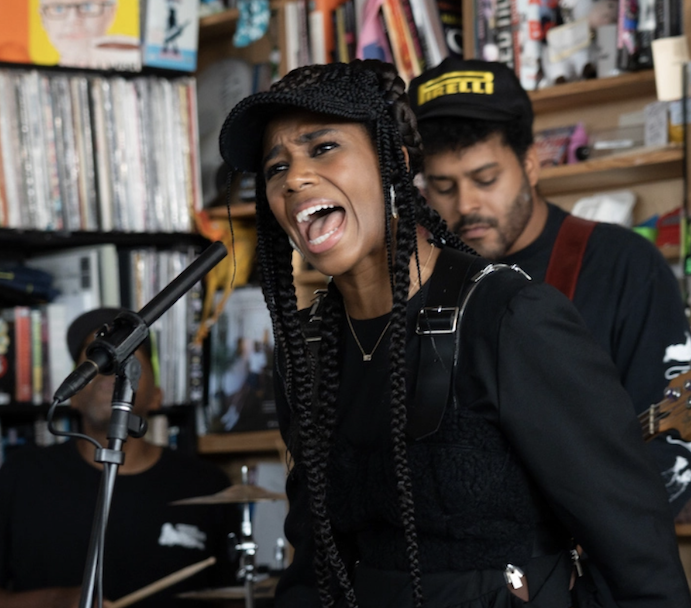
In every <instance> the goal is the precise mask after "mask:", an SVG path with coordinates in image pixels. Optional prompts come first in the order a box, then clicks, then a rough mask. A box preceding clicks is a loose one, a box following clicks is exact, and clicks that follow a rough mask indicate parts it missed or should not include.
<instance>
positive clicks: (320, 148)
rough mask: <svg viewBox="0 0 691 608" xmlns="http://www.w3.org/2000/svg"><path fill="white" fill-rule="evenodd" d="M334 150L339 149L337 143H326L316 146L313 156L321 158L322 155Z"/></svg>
mask: <svg viewBox="0 0 691 608" xmlns="http://www.w3.org/2000/svg"><path fill="white" fill-rule="evenodd" d="M334 148H338V144H337V143H336V142H335V141H324V142H321V143H318V144H316V145H315V146H314V148H313V149H312V154H313V155H314V156H319V155H320V154H324V152H328V151H329V150H333V149H334Z"/></svg>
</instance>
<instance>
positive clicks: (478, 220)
mask: <svg viewBox="0 0 691 608" xmlns="http://www.w3.org/2000/svg"><path fill="white" fill-rule="evenodd" d="M475 224H482V225H483V226H489V227H490V228H496V227H497V225H498V222H497V220H496V218H493V217H484V216H482V215H480V214H478V213H469V214H468V215H464V216H462V217H461V219H460V220H458V221H457V222H456V223H455V224H454V226H453V232H455V233H456V234H458V235H460V234H461V229H463V228H469V227H472V226H474V225H475Z"/></svg>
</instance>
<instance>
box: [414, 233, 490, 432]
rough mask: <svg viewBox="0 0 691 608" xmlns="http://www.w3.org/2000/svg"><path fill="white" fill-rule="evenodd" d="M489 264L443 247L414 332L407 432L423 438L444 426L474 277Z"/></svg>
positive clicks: (476, 257)
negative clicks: (416, 348)
mask: <svg viewBox="0 0 691 608" xmlns="http://www.w3.org/2000/svg"><path fill="white" fill-rule="evenodd" d="M485 263H486V261H485V260H483V259H482V258H480V257H478V256H476V255H472V254H469V253H464V252H461V251H457V250H455V249H451V248H450V247H444V249H442V250H441V253H440V254H439V258H438V259H437V264H436V266H435V268H434V274H433V275H432V281H431V283H430V286H429V292H428V295H427V304H429V305H428V306H425V307H424V308H422V309H421V310H420V312H419V313H418V318H417V325H416V328H415V331H416V333H417V334H419V335H420V336H422V338H421V340H420V362H419V364H418V372H417V381H416V386H415V389H414V394H413V396H412V398H411V400H410V402H409V404H408V422H407V424H406V433H407V434H408V436H409V437H411V438H413V439H422V438H423V437H426V436H428V435H430V434H432V433H434V432H435V431H436V430H437V429H438V428H439V425H440V424H441V420H442V417H443V415H444V410H445V409H446V404H447V403H448V401H449V397H450V395H451V392H452V385H453V370H454V366H455V363H456V357H457V355H458V336H459V332H458V331H457V329H458V327H457V326H458V323H459V322H460V318H461V315H460V312H461V308H462V302H463V300H464V298H465V295H466V294H467V293H468V291H469V289H470V287H471V285H472V283H471V281H470V278H469V277H471V276H473V274H475V273H476V272H477V271H478V270H480V268H481V267H482V265H483V264H485Z"/></svg>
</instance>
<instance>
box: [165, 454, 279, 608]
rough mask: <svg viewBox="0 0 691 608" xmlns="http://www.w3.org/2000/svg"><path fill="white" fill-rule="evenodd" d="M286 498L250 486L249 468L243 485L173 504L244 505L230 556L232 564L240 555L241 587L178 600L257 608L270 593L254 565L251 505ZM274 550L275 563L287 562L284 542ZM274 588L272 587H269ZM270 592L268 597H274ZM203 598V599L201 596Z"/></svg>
mask: <svg viewBox="0 0 691 608" xmlns="http://www.w3.org/2000/svg"><path fill="white" fill-rule="evenodd" d="M285 499H286V495H285V494H282V493H279V492H270V491H269V490H266V489H264V488H262V487H260V486H255V485H252V484H250V483H249V469H248V467H247V466H243V467H242V483H241V484H237V485H233V486H230V487H229V488H226V489H225V490H221V491H220V492H217V493H216V494H211V495H210V496H196V497H194V498H185V499H182V500H176V501H175V502H172V503H171V504H173V505H190V504H223V503H240V504H242V524H241V526H240V538H239V539H238V537H237V535H236V534H235V533H233V532H231V533H230V534H228V541H229V553H230V558H231V561H235V559H236V557H237V555H238V554H239V555H240V564H239V568H238V571H237V573H236V577H237V579H238V580H239V581H242V583H243V585H242V587H229V588H226V589H216V590H214V589H209V590H206V591H199V592H187V593H184V594H180V596H179V597H187V598H193V597H194V598H197V599H218V598H242V597H244V598H245V608H254V605H255V603H254V600H255V597H257V596H258V595H259V597H267V595H266V594H267V590H262V591H261V592H259V591H258V590H259V586H258V583H259V581H258V580H257V575H258V570H257V566H256V564H255V556H256V554H257V548H258V545H257V543H256V542H255V541H254V537H253V534H252V519H251V517H250V505H251V504H252V503H253V502H261V501H275V500H285ZM278 540H279V541H280V542H277V545H276V548H275V550H274V558H275V560H276V561H277V562H278V563H279V564H281V565H283V564H284V563H285V542H284V541H283V539H282V538H281V539H278ZM270 587H272V585H270ZM268 591H269V592H270V595H269V597H270V596H271V595H272V591H271V590H268ZM202 596H203V597H202Z"/></svg>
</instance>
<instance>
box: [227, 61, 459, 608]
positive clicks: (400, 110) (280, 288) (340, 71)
mask: <svg viewBox="0 0 691 608" xmlns="http://www.w3.org/2000/svg"><path fill="white" fill-rule="evenodd" d="M291 107H292V108H302V109H306V110H309V111H313V112H316V113H320V114H326V115H333V116H338V117H339V118H345V119H350V120H353V121H354V122H359V123H362V124H364V125H365V126H366V127H367V129H368V131H369V133H370V136H371V137H372V141H373V142H374V146H375V149H376V151H377V155H378V158H379V169H380V172H381V176H382V183H383V194H384V200H385V213H386V217H387V218H391V215H392V199H391V193H392V192H395V200H396V206H397V208H398V215H399V219H398V223H397V230H396V234H395V235H393V234H392V223H391V221H390V219H389V220H388V221H387V222H386V225H387V228H386V235H385V238H386V243H387V247H388V251H389V256H388V261H389V262H388V263H389V276H390V279H391V280H390V286H391V290H392V294H393V309H392V312H391V326H390V331H391V334H390V336H391V337H390V341H391V342H390V376H391V388H392V393H391V405H390V407H391V437H392V441H393V461H394V466H395V472H396V478H397V480H398V483H397V488H398V501H399V507H400V512H401V519H402V524H403V529H404V533H405V538H406V542H407V558H408V563H409V567H410V574H411V580H412V593H413V600H414V605H415V606H416V607H418V608H419V607H421V606H422V605H423V598H422V589H421V582H420V579H421V573H420V569H419V564H418V544H417V534H416V529H415V519H414V511H413V498H412V487H411V481H410V473H409V469H408V464H407V455H406V441H405V431H404V429H405V424H406V407H405V404H406V384H405V376H404V372H403V370H404V369H405V360H404V357H405V346H406V307H407V301H408V289H409V284H410V276H409V263H410V259H411V256H413V255H414V256H415V258H416V264H417V272H418V276H419V275H420V261H419V256H418V251H417V238H416V224H418V223H419V224H421V225H422V226H423V227H425V228H427V229H428V230H429V232H430V233H431V234H432V237H433V238H434V239H435V241H436V242H437V244H447V245H450V246H452V247H454V248H457V249H462V250H465V251H471V250H470V249H469V248H468V247H467V246H466V245H464V244H463V243H462V242H461V241H460V239H459V238H458V237H457V236H456V235H454V234H452V233H450V232H449V231H448V230H447V229H446V224H445V223H444V222H443V220H442V219H441V218H440V216H439V215H438V214H437V213H436V212H435V211H434V210H432V209H431V208H430V207H429V206H428V205H427V204H426V203H425V201H424V199H423V198H422V197H421V195H420V194H419V192H418V190H417V188H416V187H415V185H414V183H413V177H414V175H415V174H416V172H417V171H418V170H419V167H420V166H421V158H422V149H421V141H420V136H419V134H418V132H417V127H416V120H415V116H414V114H413V112H412V110H411V109H410V106H409V105H408V97H407V93H406V86H405V83H404V82H403V80H402V79H401V78H400V77H399V76H398V74H397V72H396V69H395V67H394V66H393V65H391V64H388V63H383V62H380V61H377V60H364V61H362V60H354V61H352V62H351V63H349V64H344V63H332V64H326V65H312V66H305V67H302V68H298V69H295V70H293V71H291V72H290V73H288V74H287V75H286V76H285V77H284V78H283V79H281V80H280V81H278V82H276V83H274V84H273V85H272V86H271V88H270V90H269V91H268V92H264V93H256V94H254V95H252V96H250V97H248V98H245V99H244V100H242V101H241V102H240V103H239V104H238V105H237V106H236V107H235V108H234V109H233V111H232V112H231V113H230V114H229V116H228V118H227V119H226V121H225V124H224V126H223V129H222V130H221V137H220V143H221V154H222V155H223V158H224V160H225V161H226V163H227V164H228V165H229V166H230V167H231V168H234V169H241V170H245V171H252V172H256V173H257V179H256V207H257V217H256V221H257V237H258V239H257V253H258V262H259V264H260V268H261V281H262V290H263V293H264V297H265V300H266V303H267V306H268V308H269V312H270V314H271V319H272V323H273V330H274V335H275V337H276V344H277V346H278V347H279V349H280V354H281V361H282V363H283V365H282V368H281V369H282V373H283V376H284V381H285V390H286V398H287V400H288V403H289V405H290V407H291V411H292V412H293V415H292V419H291V420H292V421H291V425H292V426H291V429H290V431H289V437H288V448H289V450H290V453H291V457H292V459H293V467H292V470H291V474H295V472H296V470H298V468H300V469H302V470H303V472H304V474H305V476H306V479H307V485H308V489H309V493H310V507H311V512H312V516H313V520H314V534H315V544H316V555H315V571H316V573H317V579H318V582H319V593H320V598H321V601H322V605H323V606H325V607H326V608H328V607H331V606H333V605H334V601H335V598H334V596H335V595H336V594H338V593H339V589H340V593H342V594H343V595H344V597H345V598H346V601H347V605H348V606H349V607H351V608H354V607H356V606H357V600H356V597H355V593H354V590H353V586H352V583H351V581H350V579H349V576H348V572H347V569H346V566H345V563H344V562H343V559H342V558H341V556H340V554H339V551H338V548H337V546H336V543H335V540H334V534H333V530H332V528H331V522H330V518H329V515H328V512H327V506H326V505H327V500H326V491H327V487H328V484H327V462H328V456H329V446H330V445H331V435H332V433H333V430H334V426H335V420H336V396H337V395H338V387H339V380H340V377H339V361H340V357H339V342H340V340H339V336H340V329H341V327H342V323H343V322H344V315H345V312H344V306H343V300H342V298H341V295H340V293H339V292H338V290H337V289H336V287H335V286H334V284H333V282H330V284H329V287H328V291H327V294H326V296H325V297H324V302H323V306H322V314H321V317H322V320H321V326H320V333H321V342H320V346H319V349H320V350H319V356H318V361H319V370H318V373H317V370H316V365H315V363H316V362H314V361H312V356H311V354H310V351H309V348H308V345H307V343H306V341H305V335H304V333H303V327H302V323H301V319H300V316H299V315H298V310H297V299H296V295H295V289H294V286H293V275H292V248H291V245H290V243H289V241H288V237H287V235H286V234H285V232H284V231H283V229H282V228H281V227H280V226H279V224H278V222H277V221H276V219H275V218H274V216H273V214H272V213H271V211H270V209H269V204H268V201H267V198H266V187H265V182H264V178H263V172H262V170H261V163H260V153H261V142H262V133H263V128H264V127H265V126H266V124H267V123H268V122H269V121H270V120H271V119H272V118H273V117H275V116H276V115H277V113H278V112H280V111H281V110H285V109H286V108H291ZM404 145H405V147H406V149H407V151H408V154H409V160H410V168H408V166H407V165H406V159H405V156H404V154H403V150H402V146H404ZM394 241H395V247H393V243H394ZM392 252H394V253H392ZM315 384H316V385H317V386H316V388H315V386H314V385H315Z"/></svg>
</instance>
